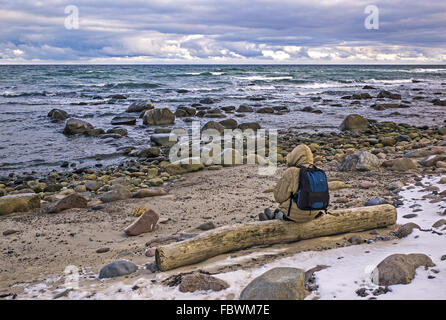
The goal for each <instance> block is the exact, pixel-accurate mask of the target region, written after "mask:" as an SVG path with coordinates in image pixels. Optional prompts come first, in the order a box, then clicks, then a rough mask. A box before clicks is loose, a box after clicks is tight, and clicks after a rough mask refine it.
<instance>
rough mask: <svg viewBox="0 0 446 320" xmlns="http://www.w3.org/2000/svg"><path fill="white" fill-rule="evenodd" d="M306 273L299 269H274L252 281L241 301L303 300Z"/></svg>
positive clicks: (305, 294)
mask: <svg viewBox="0 0 446 320" xmlns="http://www.w3.org/2000/svg"><path fill="white" fill-rule="evenodd" d="M307 295H308V292H307V291H306V290H305V271H304V270H302V269H297V268H283V267H282V268H274V269H271V270H269V271H267V272H265V273H264V274H262V275H261V276H259V277H257V278H255V279H254V280H253V281H251V282H250V283H249V284H248V285H247V286H246V288H244V289H243V291H242V293H241V294H240V300H303V299H304V298H305V297H306V296H307Z"/></svg>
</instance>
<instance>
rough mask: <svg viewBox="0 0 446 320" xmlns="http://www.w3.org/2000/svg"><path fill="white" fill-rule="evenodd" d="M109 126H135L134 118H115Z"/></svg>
mask: <svg viewBox="0 0 446 320" xmlns="http://www.w3.org/2000/svg"><path fill="white" fill-rule="evenodd" d="M111 124H112V125H114V126H119V125H128V126H133V125H135V124H136V118H135V117H126V116H125V117H124V116H116V117H114V118H113V119H112V120H111Z"/></svg>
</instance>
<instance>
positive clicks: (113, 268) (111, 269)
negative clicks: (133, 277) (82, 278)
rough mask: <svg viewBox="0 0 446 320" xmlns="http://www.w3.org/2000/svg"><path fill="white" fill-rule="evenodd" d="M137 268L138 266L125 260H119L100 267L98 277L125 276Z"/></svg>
mask: <svg viewBox="0 0 446 320" xmlns="http://www.w3.org/2000/svg"><path fill="white" fill-rule="evenodd" d="M136 270H138V266H137V265H136V264H134V263H132V262H130V261H127V260H119V261H115V262H113V263H110V264H108V265H106V266H104V267H102V269H101V271H99V279H104V278H115V277H119V276H125V275H127V274H131V273H133V272H135V271H136Z"/></svg>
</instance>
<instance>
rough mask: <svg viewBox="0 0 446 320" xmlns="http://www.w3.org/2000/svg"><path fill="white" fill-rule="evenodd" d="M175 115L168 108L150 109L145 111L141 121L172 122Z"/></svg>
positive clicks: (153, 122)
mask: <svg viewBox="0 0 446 320" xmlns="http://www.w3.org/2000/svg"><path fill="white" fill-rule="evenodd" d="M174 122H175V115H174V114H173V113H172V111H170V110H169V109H168V108H161V109H152V110H149V111H146V113H145V114H144V117H143V123H144V124H147V125H165V124H174Z"/></svg>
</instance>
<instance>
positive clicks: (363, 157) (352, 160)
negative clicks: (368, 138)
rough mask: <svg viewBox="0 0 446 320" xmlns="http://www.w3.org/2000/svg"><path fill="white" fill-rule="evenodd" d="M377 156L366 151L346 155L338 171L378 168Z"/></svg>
mask: <svg viewBox="0 0 446 320" xmlns="http://www.w3.org/2000/svg"><path fill="white" fill-rule="evenodd" d="M379 165H380V162H379V159H378V157H377V156H375V155H374V154H371V153H370V152H367V151H361V152H359V153H355V154H350V155H347V156H346V157H345V158H344V161H342V163H341V165H340V167H339V170H340V171H370V170H374V169H377V168H379Z"/></svg>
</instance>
